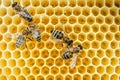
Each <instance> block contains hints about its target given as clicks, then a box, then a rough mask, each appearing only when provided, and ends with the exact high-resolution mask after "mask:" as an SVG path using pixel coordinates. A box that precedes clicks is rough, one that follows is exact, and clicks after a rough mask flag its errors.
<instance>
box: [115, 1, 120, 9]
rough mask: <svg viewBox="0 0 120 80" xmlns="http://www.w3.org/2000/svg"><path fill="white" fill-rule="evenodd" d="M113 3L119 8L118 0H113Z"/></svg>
mask: <svg viewBox="0 0 120 80" xmlns="http://www.w3.org/2000/svg"><path fill="white" fill-rule="evenodd" d="M114 5H115V6H116V7H118V8H119V7H120V3H119V0H115V1H114Z"/></svg>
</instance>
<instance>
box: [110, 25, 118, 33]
mask: <svg viewBox="0 0 120 80" xmlns="http://www.w3.org/2000/svg"><path fill="white" fill-rule="evenodd" d="M110 31H111V32H113V33H114V32H116V31H117V25H115V24H113V25H110Z"/></svg>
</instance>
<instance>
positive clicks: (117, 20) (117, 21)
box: [114, 16, 120, 25]
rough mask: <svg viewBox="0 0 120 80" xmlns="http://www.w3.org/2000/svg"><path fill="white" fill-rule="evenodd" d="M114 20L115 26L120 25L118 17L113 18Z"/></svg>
mask: <svg viewBox="0 0 120 80" xmlns="http://www.w3.org/2000/svg"><path fill="white" fill-rule="evenodd" d="M114 19H115V20H114V21H115V23H116V24H117V25H119V24H120V16H116V17H115V18H114Z"/></svg>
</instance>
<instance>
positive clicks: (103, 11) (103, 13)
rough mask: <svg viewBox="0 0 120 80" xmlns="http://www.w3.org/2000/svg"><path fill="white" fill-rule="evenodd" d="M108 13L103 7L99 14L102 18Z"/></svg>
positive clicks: (107, 9)
mask: <svg viewBox="0 0 120 80" xmlns="http://www.w3.org/2000/svg"><path fill="white" fill-rule="evenodd" d="M108 11H109V8H107V7H103V8H102V9H101V10H100V13H101V14H102V15H103V16H107V15H108V13H109V12H108Z"/></svg>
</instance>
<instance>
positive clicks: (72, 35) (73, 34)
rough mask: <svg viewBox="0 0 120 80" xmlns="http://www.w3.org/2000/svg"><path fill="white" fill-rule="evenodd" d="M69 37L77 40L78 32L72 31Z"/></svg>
mask: <svg viewBox="0 0 120 80" xmlns="http://www.w3.org/2000/svg"><path fill="white" fill-rule="evenodd" d="M69 38H70V39H71V40H73V41H75V40H76V39H77V34H75V33H70V35H69Z"/></svg>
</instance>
